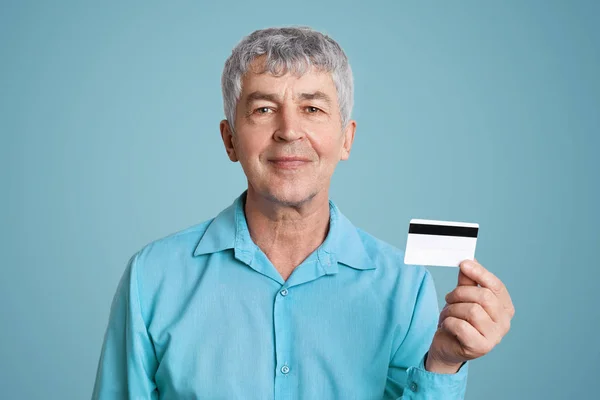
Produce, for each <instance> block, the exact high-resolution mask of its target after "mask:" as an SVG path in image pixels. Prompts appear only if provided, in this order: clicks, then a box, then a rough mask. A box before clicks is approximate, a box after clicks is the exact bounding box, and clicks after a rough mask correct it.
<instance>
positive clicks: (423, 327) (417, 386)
mask: <svg viewBox="0 0 600 400" xmlns="http://www.w3.org/2000/svg"><path fill="white" fill-rule="evenodd" d="M438 318H439V307H438V303H437V295H436V292H435V286H434V283H433V278H432V277H431V273H430V272H429V271H426V273H425V277H424V278H423V281H422V282H421V287H420V288H419V292H418V294H417V299H416V302H415V307H414V310H413V315H412V318H411V322H410V326H409V328H408V332H407V334H406V336H405V338H404V340H403V341H402V342H401V343H400V346H399V347H398V349H396V352H395V353H394V355H393V356H392V359H391V362H390V366H389V369H388V377H387V383H386V388H385V394H384V399H394V400H430V399H431V400H437V399H444V400H458V399H464V397H465V391H466V388H467V373H468V368H469V366H468V363H465V364H463V365H462V366H461V368H460V369H459V370H458V372H457V373H455V374H437V373H434V372H429V371H427V370H426V369H425V354H426V353H427V351H428V350H429V346H430V345H431V341H432V340H433V335H434V334H435V331H436V330H437V323H438Z"/></svg>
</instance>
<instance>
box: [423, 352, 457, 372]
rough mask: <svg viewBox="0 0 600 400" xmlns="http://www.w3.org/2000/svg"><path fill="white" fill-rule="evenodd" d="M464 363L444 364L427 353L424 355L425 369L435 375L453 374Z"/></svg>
mask: <svg viewBox="0 0 600 400" xmlns="http://www.w3.org/2000/svg"><path fill="white" fill-rule="evenodd" d="M463 364H464V363H458V364H455V363H445V362H443V361H440V360H439V359H437V358H436V357H435V356H432V355H431V354H430V353H429V352H427V354H425V369H426V370H427V371H429V372H433V373H436V374H455V373H457V372H458V370H459V369H460V367H461V366H462V365H463Z"/></svg>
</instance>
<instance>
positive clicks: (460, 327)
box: [440, 317, 494, 358]
mask: <svg viewBox="0 0 600 400" xmlns="http://www.w3.org/2000/svg"><path fill="white" fill-rule="evenodd" d="M440 329H442V330H444V331H446V332H448V333H449V334H450V335H452V336H453V337H455V338H456V339H457V340H458V342H459V343H460V344H461V346H462V347H463V349H465V351H466V353H467V354H465V355H466V356H467V357H469V358H476V357H481V356H482V355H484V354H487V353H488V352H489V351H490V350H492V348H493V347H494V346H493V345H492V344H491V342H490V341H489V340H487V339H486V338H485V337H484V336H483V335H481V334H480V333H479V332H478V331H477V329H475V327H473V325H471V324H469V323H468V322H467V321H465V320H463V319H460V318H456V317H448V318H446V319H445V320H444V322H442V324H441V326H440Z"/></svg>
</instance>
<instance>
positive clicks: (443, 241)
mask: <svg viewBox="0 0 600 400" xmlns="http://www.w3.org/2000/svg"><path fill="white" fill-rule="evenodd" d="M478 233H479V224H473V223H468V222H453V221H434V220H427V219H411V220H410V225H409V227H408V239H407V240H406V252H405V254H404V264H409V265H428V266H438V267H458V266H459V265H460V263H461V262H462V261H464V260H472V259H474V258H475V246H476V245H477V234H478Z"/></svg>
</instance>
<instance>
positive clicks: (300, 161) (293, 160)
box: [268, 157, 311, 169]
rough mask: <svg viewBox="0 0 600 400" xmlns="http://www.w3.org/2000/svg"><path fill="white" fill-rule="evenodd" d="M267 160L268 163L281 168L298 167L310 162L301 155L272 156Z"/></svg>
mask: <svg viewBox="0 0 600 400" xmlns="http://www.w3.org/2000/svg"><path fill="white" fill-rule="evenodd" d="M268 161H269V164H271V165H273V166H274V167H276V168H281V169H298V168H301V167H303V166H305V165H307V164H308V163H310V162H311V161H310V160H308V159H306V158H301V157H280V158H272V159H270V160H268Z"/></svg>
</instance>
